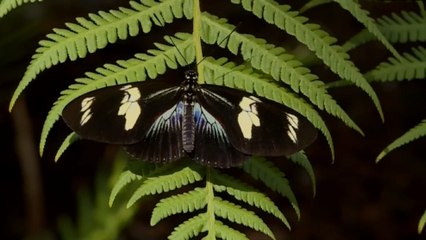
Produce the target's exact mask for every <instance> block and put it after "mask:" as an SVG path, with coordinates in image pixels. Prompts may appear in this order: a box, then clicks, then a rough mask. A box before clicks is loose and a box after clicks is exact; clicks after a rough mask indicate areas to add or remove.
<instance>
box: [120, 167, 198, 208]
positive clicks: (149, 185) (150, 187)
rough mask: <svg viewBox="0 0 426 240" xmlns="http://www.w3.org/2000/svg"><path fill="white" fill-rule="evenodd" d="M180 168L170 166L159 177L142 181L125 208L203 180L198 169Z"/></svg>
mask: <svg viewBox="0 0 426 240" xmlns="http://www.w3.org/2000/svg"><path fill="white" fill-rule="evenodd" d="M180 167H182V166H172V167H171V168H170V170H169V171H168V172H162V173H161V175H155V176H152V177H149V178H148V179H146V180H145V181H143V182H142V183H141V185H140V187H139V188H138V189H137V190H136V191H135V192H134V193H133V194H132V196H131V197H130V199H129V201H128V203H127V206H128V207H130V206H132V205H133V204H134V203H135V202H136V201H137V200H139V199H140V198H142V197H143V196H146V195H151V194H158V193H163V192H168V191H171V190H174V189H176V188H180V187H183V186H186V185H188V184H191V183H194V182H197V181H200V180H202V179H203V174H204V173H203V172H202V171H201V170H200V169H198V167H195V166H190V167H189V166H187V167H184V168H181V169H180Z"/></svg>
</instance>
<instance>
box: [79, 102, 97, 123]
mask: <svg viewBox="0 0 426 240" xmlns="http://www.w3.org/2000/svg"><path fill="white" fill-rule="evenodd" d="M94 100H95V97H87V98H85V99H83V101H81V109H80V112H82V113H83V115H81V118H80V125H81V126H83V125H84V124H86V123H87V122H88V121H89V120H90V118H91V117H92V109H91V108H90V107H91V106H92V104H93V101H94Z"/></svg>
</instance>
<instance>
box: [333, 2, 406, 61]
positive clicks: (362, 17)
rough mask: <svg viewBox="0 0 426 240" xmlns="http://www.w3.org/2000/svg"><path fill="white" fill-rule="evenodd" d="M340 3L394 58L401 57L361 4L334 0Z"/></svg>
mask: <svg viewBox="0 0 426 240" xmlns="http://www.w3.org/2000/svg"><path fill="white" fill-rule="evenodd" d="M334 1H336V2H337V3H339V4H340V6H341V7H342V8H344V9H346V10H347V11H348V12H350V13H351V14H352V16H354V17H355V18H356V19H357V20H358V21H359V22H360V23H362V24H364V26H365V27H366V28H367V29H368V31H369V32H370V33H371V34H373V35H374V36H375V37H376V38H377V39H378V40H379V41H380V42H381V43H382V44H383V45H384V46H385V47H386V48H387V49H388V50H389V51H390V52H391V53H392V54H393V56H394V57H396V58H398V59H399V58H401V55H400V54H399V53H398V51H396V49H395V48H394V47H393V46H392V45H391V44H390V43H389V41H388V40H387V39H386V37H385V36H384V35H383V33H382V32H381V31H380V29H379V27H378V26H377V24H376V23H375V21H374V19H373V18H370V17H369V16H368V14H369V13H368V11H366V10H365V9H362V8H361V6H360V5H359V4H358V3H357V2H355V1H353V0H334Z"/></svg>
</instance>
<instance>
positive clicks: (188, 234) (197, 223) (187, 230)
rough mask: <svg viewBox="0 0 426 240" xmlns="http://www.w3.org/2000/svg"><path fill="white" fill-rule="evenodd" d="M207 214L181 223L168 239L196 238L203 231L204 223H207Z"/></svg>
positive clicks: (184, 239) (183, 239) (185, 239)
mask: <svg viewBox="0 0 426 240" xmlns="http://www.w3.org/2000/svg"><path fill="white" fill-rule="evenodd" d="M207 218H208V216H207V214H206V213H201V214H199V215H197V216H194V217H192V218H190V219H188V220H186V221H185V222H183V223H181V224H180V225H179V226H177V227H175V229H174V230H173V232H172V233H171V234H170V235H169V237H168V239H170V240H177V239H179V240H180V239H182V240H188V239H191V238H193V237H196V236H198V235H199V234H200V232H201V231H202V230H203V227H204V225H205V223H206V222H207Z"/></svg>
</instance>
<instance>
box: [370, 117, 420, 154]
mask: <svg viewBox="0 0 426 240" xmlns="http://www.w3.org/2000/svg"><path fill="white" fill-rule="evenodd" d="M424 136H426V119H424V120H423V121H421V122H420V123H419V124H418V125H416V126H415V127H413V128H412V129H410V130H409V131H408V132H406V133H404V134H403V135H402V136H400V137H399V138H397V139H396V140H395V141H393V142H392V143H391V144H389V145H388V146H387V147H386V148H385V149H384V150H383V151H382V152H381V153H380V154H379V156H377V158H376V162H379V161H380V160H381V159H382V158H383V157H385V156H386V155H387V154H388V153H389V152H391V151H393V150H394V149H396V148H399V147H401V146H403V145H405V144H407V143H409V142H411V141H414V140H416V139H418V138H420V137H424Z"/></svg>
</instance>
